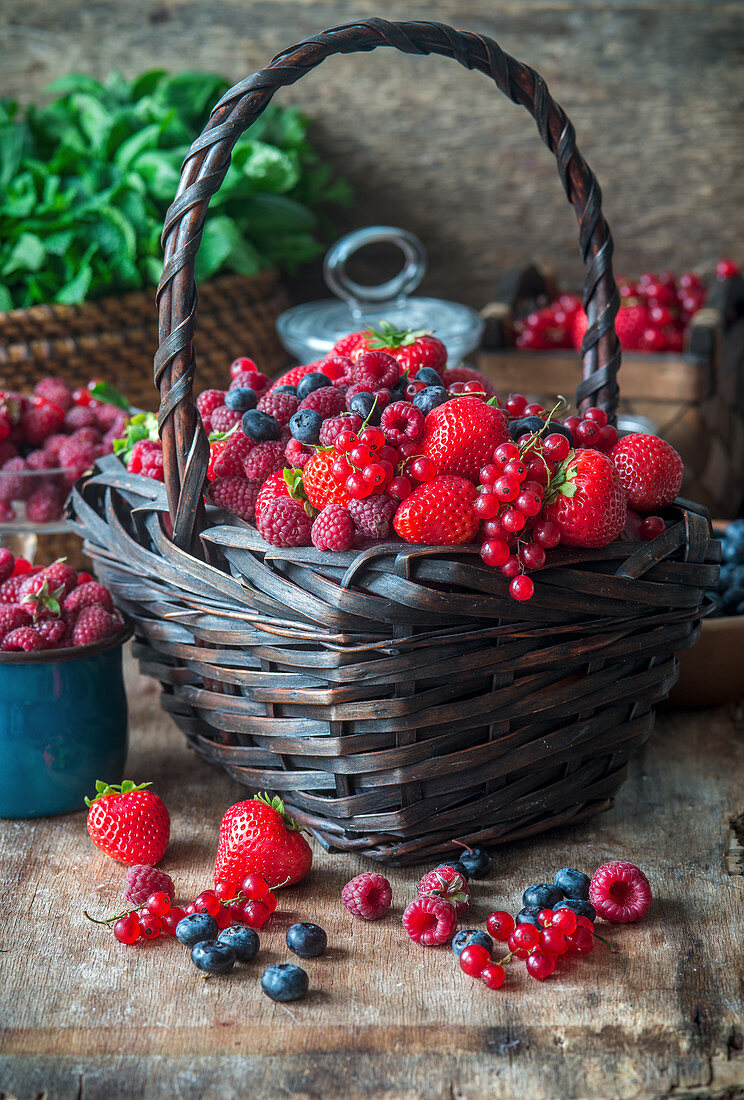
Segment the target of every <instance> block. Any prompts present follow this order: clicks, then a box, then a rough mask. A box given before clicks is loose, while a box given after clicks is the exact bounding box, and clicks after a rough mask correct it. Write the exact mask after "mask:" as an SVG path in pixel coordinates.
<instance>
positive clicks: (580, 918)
mask: <svg viewBox="0 0 744 1100" xmlns="http://www.w3.org/2000/svg"><path fill="white" fill-rule="evenodd" d="M576 925H577V927H578V928H586V929H588V930H589V931H590V932H591V934H592V935H594V925H593V924H592V922H591V921H590V920H589V918H588V917H585V916H584V914H583V913H577V915H576Z"/></svg>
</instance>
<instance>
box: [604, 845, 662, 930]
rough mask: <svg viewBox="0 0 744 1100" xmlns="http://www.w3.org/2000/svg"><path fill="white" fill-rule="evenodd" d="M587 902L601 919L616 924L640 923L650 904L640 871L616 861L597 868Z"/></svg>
mask: <svg viewBox="0 0 744 1100" xmlns="http://www.w3.org/2000/svg"><path fill="white" fill-rule="evenodd" d="M589 901H590V902H591V903H592V905H593V906H594V908H595V909H596V910H597V914H598V915H599V916H600V917H604V919H605V920H608V921H613V922H614V923H616V924H628V923H629V922H630V921H636V920H640V919H641V917H643V916H645V915H646V913H647V912H648V907H649V905H650V904H651V887H650V886H649V883H648V879H647V878H646V876H645V875H644V873H643V871H639V869H638V868H637V867H636V866H634V864H632V863H627V862H626V861H625V860H616V861H615V862H614V863H605V864H604V865H603V866H602V867H598V868H597V870H596V871H595V872H594V875H593V876H592V881H591V884H590V886H589Z"/></svg>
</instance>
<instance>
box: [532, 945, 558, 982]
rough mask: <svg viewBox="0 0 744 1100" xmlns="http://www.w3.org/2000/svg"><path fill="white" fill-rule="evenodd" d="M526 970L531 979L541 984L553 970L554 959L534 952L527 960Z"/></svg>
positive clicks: (539, 952)
mask: <svg viewBox="0 0 744 1100" xmlns="http://www.w3.org/2000/svg"><path fill="white" fill-rule="evenodd" d="M527 969H528V971H529V972H530V974H531V975H532V977H533V978H536V979H537V980H538V982H542V981H544V979H545V978H549V977H550V975H551V974H552V973H553V971H554V970H555V958H554V957H553V956H552V955H546V954H545V953H544V952H542V951H535V952H533V953H532V954H531V955H530V956H529V957H528V959H527Z"/></svg>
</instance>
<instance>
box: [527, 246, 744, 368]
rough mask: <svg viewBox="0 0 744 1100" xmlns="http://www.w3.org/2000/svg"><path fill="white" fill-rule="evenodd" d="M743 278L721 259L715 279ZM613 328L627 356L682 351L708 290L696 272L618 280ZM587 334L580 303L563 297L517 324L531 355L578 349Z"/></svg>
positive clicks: (730, 262)
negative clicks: (686, 334)
mask: <svg viewBox="0 0 744 1100" xmlns="http://www.w3.org/2000/svg"><path fill="white" fill-rule="evenodd" d="M738 274H739V268H738V266H737V265H736V264H735V263H734V262H733V260H721V261H720V262H719V263H718V265H717V266H716V278H717V279H719V280H723V279H730V278H733V277H734V276H735V275H738ZM617 287H618V291H619V294H620V309H619V310H618V314H617V318H616V321H615V327H616V330H617V335H618V339H619V340H620V346H621V347H622V348H623V350H624V351H645V352H665V351H666V352H681V351H682V350H683V347H684V340H685V333H686V331H687V328H688V326H689V324H690V321H691V319H692V317H693V315H694V314H695V313H697V312H698V310H700V309H702V307H703V305H704V304H705V297H706V288H705V285H704V283H703V282H702V280H701V279H700V278H699V277H698V276H697V275H696V274H695V272H694V271H686V272H684V273H683V274H682V275H679V276H675V275H674V274H672V272H669V271H662V272H654V271H647V272H645V273H644V274H643V275H641V277H640V279H638V280H637V281H635V280H632V279H628V278H625V277H624V276H622V275H621V276H619V277H618V279H617ZM586 329H587V321H586V314H585V313H584V309H583V305H582V301H581V298H579V297H578V295H576V294H561V295H560V297H558V298H557V299H556V300H555V301H554V302H551V303H550V305H547V306H544V307H543V308H542V309H536V310H533V311H532V313H530V314H528V315H527V317H525V318H520V319H519V320H517V321H516V322H515V324H514V344H515V346H516V347H518V348H522V349H525V350H530V351H547V350H549V349H557V348H580V347H581V342H582V340H583V339H584V333H585V332H586Z"/></svg>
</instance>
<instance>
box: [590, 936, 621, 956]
mask: <svg viewBox="0 0 744 1100" xmlns="http://www.w3.org/2000/svg"><path fill="white" fill-rule="evenodd" d="M593 935H594V938H595V940H599V942H600V943H603V944H604V945H605V947H609V949H610V951H611V952H612V954H613V955H619V954H620V952H619V951H618V949H617V948H616V947H615V946H614V945H613V944H611V943H610V941H609V940H606V939H605V938H604V936H600V935H599V933H598V932H594V933H593Z"/></svg>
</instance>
